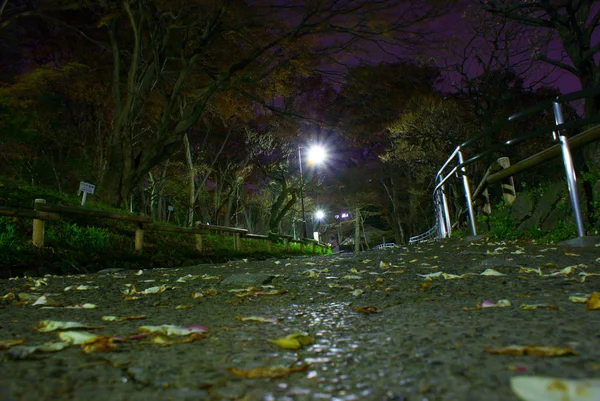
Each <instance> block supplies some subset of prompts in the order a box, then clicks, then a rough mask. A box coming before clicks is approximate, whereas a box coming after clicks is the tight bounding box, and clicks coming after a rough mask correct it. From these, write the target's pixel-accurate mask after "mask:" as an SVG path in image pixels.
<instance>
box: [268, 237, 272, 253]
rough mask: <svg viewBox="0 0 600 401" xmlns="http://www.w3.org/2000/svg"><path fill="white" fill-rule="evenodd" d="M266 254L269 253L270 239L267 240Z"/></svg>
mask: <svg viewBox="0 0 600 401" xmlns="http://www.w3.org/2000/svg"><path fill="white" fill-rule="evenodd" d="M267 252H269V253H270V252H271V240H270V239H268V240H267Z"/></svg>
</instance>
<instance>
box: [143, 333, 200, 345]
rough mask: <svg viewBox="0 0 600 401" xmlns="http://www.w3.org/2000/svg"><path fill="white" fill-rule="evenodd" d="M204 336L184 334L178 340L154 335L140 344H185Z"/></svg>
mask: <svg viewBox="0 0 600 401" xmlns="http://www.w3.org/2000/svg"><path fill="white" fill-rule="evenodd" d="M203 337H204V336H203V335H202V334H200V333H192V334H190V335H188V336H186V337H185V338H183V339H179V340H170V339H169V338H168V337H166V336H160V335H159V336H155V337H154V338H152V340H150V341H142V342H141V343H142V344H158V345H160V346H162V347H168V346H170V345H176V344H187V343H191V342H193V341H196V340H199V339H201V338H203Z"/></svg>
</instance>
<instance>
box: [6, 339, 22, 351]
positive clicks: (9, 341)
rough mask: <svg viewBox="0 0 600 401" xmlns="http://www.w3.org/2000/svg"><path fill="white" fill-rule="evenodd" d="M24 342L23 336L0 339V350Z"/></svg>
mask: <svg viewBox="0 0 600 401" xmlns="http://www.w3.org/2000/svg"><path fill="white" fill-rule="evenodd" d="M24 342H25V339H24V338H11V339H9V340H0V350H5V349H9V348H10V347H14V346H15V345H19V344H23V343H24Z"/></svg>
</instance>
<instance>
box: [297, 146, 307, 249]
mask: <svg viewBox="0 0 600 401" xmlns="http://www.w3.org/2000/svg"><path fill="white" fill-rule="evenodd" d="M298 164H299V165H300V206H301V207H302V239H305V238H306V231H307V230H306V214H305V213H304V189H303V187H304V175H303V174H302V147H301V146H298Z"/></svg>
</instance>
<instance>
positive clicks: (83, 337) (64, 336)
mask: <svg viewBox="0 0 600 401" xmlns="http://www.w3.org/2000/svg"><path fill="white" fill-rule="evenodd" d="M100 337H103V336H99V335H97V334H92V333H88V332H86V331H60V332H58V338H60V340H61V341H62V342H65V343H68V344H73V345H81V344H83V343H85V342H88V341H89V342H90V343H91V342H93V341H95V340H96V339H98V338H100Z"/></svg>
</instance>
